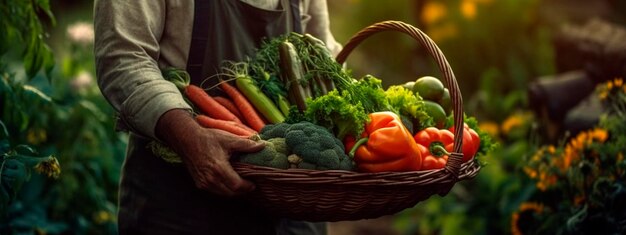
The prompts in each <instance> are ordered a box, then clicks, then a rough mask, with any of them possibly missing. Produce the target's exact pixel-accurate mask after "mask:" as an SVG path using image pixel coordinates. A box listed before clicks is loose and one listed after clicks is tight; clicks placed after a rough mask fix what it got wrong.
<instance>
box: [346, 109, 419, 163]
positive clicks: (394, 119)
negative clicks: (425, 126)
mask: <svg viewBox="0 0 626 235" xmlns="http://www.w3.org/2000/svg"><path fill="white" fill-rule="evenodd" d="M369 116H370V119H371V121H370V122H369V123H368V124H367V125H366V126H365V132H364V133H363V136H362V138H361V139H359V140H355V139H354V138H348V139H347V140H346V141H345V145H346V148H347V149H350V152H349V154H350V156H353V157H354V161H355V162H356V164H357V169H358V170H359V171H362V172H384V171H417V170H420V169H421V167H422V157H421V155H420V149H419V146H418V145H417V143H415V141H414V140H413V135H412V134H411V132H409V130H408V129H406V127H405V126H404V125H403V124H402V121H401V120H400V117H398V115H396V114H395V113H393V112H375V113H370V114H369Z"/></svg>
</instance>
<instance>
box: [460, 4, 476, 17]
mask: <svg viewBox="0 0 626 235" xmlns="http://www.w3.org/2000/svg"><path fill="white" fill-rule="evenodd" d="M461 14H462V15H463V17H465V19H468V20H473V19H474V18H475V17H476V2H475V1H472V0H463V1H462V2H461Z"/></svg>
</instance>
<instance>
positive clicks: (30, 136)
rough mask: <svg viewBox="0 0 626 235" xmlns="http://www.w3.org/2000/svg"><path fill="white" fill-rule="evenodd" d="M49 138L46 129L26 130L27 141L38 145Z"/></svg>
mask: <svg viewBox="0 0 626 235" xmlns="http://www.w3.org/2000/svg"><path fill="white" fill-rule="evenodd" d="M47 139H48V135H47V133H46V130H44V129H41V128H34V129H29V130H28V132H26V141H27V142H28V143H29V144H32V145H38V144H41V143H43V142H45V141H46V140H47Z"/></svg>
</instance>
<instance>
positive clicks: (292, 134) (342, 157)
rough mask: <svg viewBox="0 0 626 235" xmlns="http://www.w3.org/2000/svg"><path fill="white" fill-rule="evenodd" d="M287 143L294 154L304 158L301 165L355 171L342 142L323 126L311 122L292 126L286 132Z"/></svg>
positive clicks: (321, 168)
mask: <svg viewBox="0 0 626 235" xmlns="http://www.w3.org/2000/svg"><path fill="white" fill-rule="evenodd" d="M285 142H286V143H287V146H288V147H289V149H290V150H291V152H292V153H294V154H296V155H298V156H299V157H301V158H302V163H301V164H300V165H303V166H306V165H315V169H317V170H329V169H336V170H352V169H353V164H352V160H351V159H349V157H348V155H346V153H345V148H344V146H343V144H342V143H341V141H339V140H338V139H337V138H336V137H335V136H334V135H333V134H332V133H331V132H330V131H328V129H326V128H324V127H322V126H319V125H315V124H313V123H311V122H299V123H295V124H291V125H290V126H289V127H288V128H287V131H286V132H285ZM348 163H349V164H348ZM306 168H311V166H309V167H306Z"/></svg>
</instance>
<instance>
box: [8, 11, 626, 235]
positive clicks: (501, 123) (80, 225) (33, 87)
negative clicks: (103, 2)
mask: <svg viewBox="0 0 626 235" xmlns="http://www.w3.org/2000/svg"><path fill="white" fill-rule="evenodd" d="M0 3H1V4H0V27H2V28H0V56H1V57H0V77H1V78H2V80H1V83H0V97H1V101H0V121H1V122H0V124H1V125H0V137H1V138H0V150H1V151H0V153H1V154H2V157H1V158H0V160H1V161H2V164H1V165H0V176H1V178H0V188H1V189H2V190H0V212H2V214H0V234H116V209H117V207H116V202H117V183H118V181H119V174H120V167H121V164H122V162H123V158H124V150H125V146H126V137H127V136H126V134H124V133H119V132H115V131H114V129H113V123H114V118H115V113H114V111H113V110H112V109H111V107H110V106H109V104H108V103H107V102H106V101H105V100H104V98H103V97H102V96H101V94H100V92H99V90H98V88H97V85H96V80H95V77H94V76H95V75H94V58H93V27H92V18H91V17H92V11H93V2H92V1H88V0H58V1H54V0H52V1H49V0H33V1H18V0H0ZM329 9H330V13H331V16H330V17H331V28H332V31H333V33H334V35H335V37H336V38H337V40H338V41H339V42H342V43H345V42H347V41H348V39H349V38H350V37H351V36H352V35H353V34H354V33H356V32H357V31H358V30H360V29H362V28H364V27H366V26H368V25H371V24H373V23H376V22H380V21H384V20H400V21H404V22H406V23H409V24H412V25H414V26H416V27H418V28H420V29H421V30H423V31H424V32H425V33H426V34H428V35H429V36H430V37H431V38H432V39H433V40H434V41H435V42H436V43H437V45H438V46H439V47H440V48H441V50H442V51H443V53H444V54H445V55H446V57H447V59H448V61H449V62H450V64H451V67H452V68H453V70H454V71H455V75H456V78H457V80H458V82H459V85H460V87H461V91H462V94H463V100H464V108H465V112H466V113H468V114H470V115H472V116H476V117H477V118H478V120H479V122H480V124H481V128H482V129H483V130H485V131H488V132H489V133H490V134H491V137H492V138H494V139H495V140H496V141H497V142H498V146H497V148H496V149H495V150H493V151H492V152H491V153H490V154H489V155H487V156H484V157H483V158H482V161H483V162H484V163H485V166H484V167H483V169H482V170H481V172H480V173H479V174H478V176H477V177H476V178H475V179H474V180H471V181H468V182H463V183H461V184H457V185H456V186H455V187H454V188H453V190H452V191H451V192H450V194H448V195H447V196H445V197H440V196H433V197H432V198H430V199H428V200H426V201H423V202H421V203H419V204H417V205H416V206H415V207H414V208H410V209H407V210H405V211H403V212H401V213H398V214H396V215H390V216H385V217H383V218H380V219H375V220H365V221H351V222H337V223H331V232H332V233H333V234H525V233H533V234H535V233H548V234H556V233H564V234H577V233H580V234H584V233H586V232H589V231H594V232H595V233H596V234H611V233H624V232H626V215H625V213H626V212H625V211H626V205H625V201H626V188H624V187H625V186H626V183H625V182H624V179H625V177H624V174H625V173H624V171H625V169H626V162H625V161H624V152H625V149H626V134H625V133H626V124H625V123H626V122H624V120H626V119H625V118H624V112H626V98H625V97H626V95H625V94H626V88H625V87H626V86H624V83H623V79H622V78H623V76H624V71H626V69H624V68H625V66H624V65H626V56H621V57H620V56H619V54H620V53H621V54H626V47H619V46H623V43H622V44H619V42H623V41H626V34H620V33H623V32H622V31H620V30H622V27H624V25H626V3H625V2H624V1H620V0H597V1H585V0H526V1H518V0H417V1H416V0H393V1H373V0H370V1H367V0H332V1H329ZM594 19H596V20H598V19H600V20H602V21H603V22H610V23H611V26H612V27H613V28H611V30H613V29H615V30H616V31H610V32H607V31H606V30H605V31H602V30H601V29H603V28H600V27H599V26H597V29H598V32H593V33H589V31H584V30H583V32H582V33H581V35H582V36H581V37H582V38H584V39H585V40H586V41H584V40H583V41H584V42H586V43H583V46H577V45H578V44H571V45H570V44H566V43H565V42H567V40H566V39H569V38H565V39H563V38H562V36H563V35H569V34H567V33H568V32H569V33H571V32H577V31H576V30H579V29H581V28H583V26H585V25H589V22H592V23H593V22H597V21H593V20H594ZM591 26H594V25H593V24H591ZM594 27H595V26H594ZM592 29H595V28H593V27H592ZM592 31H593V30H592ZM585 33H586V34H585ZM596 34H597V35H605V36H607V35H608V36H607V37H600V38H598V36H597V37H596V38H593V35H596ZM577 35H578V34H577ZM588 35H591V36H588ZM584 36H587V37H584ZM620 36H622V38H619V37H620ZM570 38H571V37H570ZM590 38H591V39H590ZM611 38H617V39H615V40H609V39H611ZM592 39H594V40H595V41H594V40H592ZM619 39H622V40H619ZM595 42H601V43H597V44H593V43H595ZM563 45H569V46H565V47H564V46H563ZM589 45H592V46H594V48H593V50H591V52H589V51H586V50H585V48H587V47H589ZM615 45H618V47H617V49H615ZM585 46H587V47H585ZM611 46H613V47H611ZM606 48H609V49H606ZM620 49H624V50H620ZM611 50H613V51H617V53H616V54H611V53H608V52H611ZM593 52H597V53H596V54H593ZM616 55H617V56H616ZM590 64H591V65H596V66H595V67H594V68H596V69H595V70H592V69H590V68H589V67H590V66H589V65H590ZM609 65H611V66H609ZM347 66H348V68H350V69H352V71H353V72H354V74H356V75H363V74H373V75H376V76H377V77H379V78H381V79H382V80H383V85H385V86H388V85H391V84H400V83H404V82H407V81H413V80H415V79H416V78H417V77H420V76H425V75H433V76H439V72H438V71H437V68H436V66H435V64H434V61H433V60H432V58H430V57H429V56H428V55H427V54H426V52H425V51H424V50H423V49H422V48H421V47H420V45H419V43H416V42H415V41H413V40H412V39H411V38H409V37H406V36H405V35H401V34H395V33H384V34H380V35H376V36H374V37H371V38H369V39H368V40H366V41H365V42H364V43H363V44H362V45H361V46H359V47H358V48H357V49H356V50H355V51H354V52H353V53H352V55H351V57H350V58H349V59H348V61H347ZM598 68H599V69H598ZM572 71H574V72H572ZM572 77H574V78H584V79H586V80H585V81H586V82H587V83H584V84H591V85H590V86H586V87H585V88H587V89H583V88H581V87H575V88H576V89H574V90H572V89H569V90H567V89H566V91H567V92H564V93H562V94H561V93H559V92H557V90H558V89H559V87H558V86H555V87H551V90H548V95H544V96H541V97H536V94H535V93H533V92H532V90H531V89H530V88H531V87H533V85H537V84H539V85H543V84H546V83H550V81H563V80H567V79H569V78H572ZM559 79H561V80H559ZM574 80H575V79H574ZM570 88H571V87H570ZM589 88H590V89H589ZM581 93H582V94H581ZM571 97H581V98H580V99H577V100H575V102H574V101H569V100H568V99H569V98H571ZM563 99H565V100H566V101H568V102H569V103H568V102H564V103H557V104H560V105H556V106H549V105H548V104H551V103H552V102H551V101H553V100H559V101H561V100H563ZM594 101H595V102H596V103H597V104H600V105H599V106H600V107H601V109H599V110H600V111H601V112H592V113H591V114H593V115H592V117H591V119H590V120H591V121H590V122H585V123H584V124H585V125H566V124H567V120H570V119H567V118H572V116H573V117H574V118H575V117H579V116H576V115H577V114H576V113H572V114H570V110H575V109H576V108H580V109H582V110H583V111H585V110H586V109H584V108H586V107H583V106H581V105H583V104H586V103H585V102H594ZM594 107H595V106H594ZM553 109H556V110H558V111H555V112H550V111H552V110H553ZM554 113H556V114H554ZM587 114H589V112H587ZM594 118H595V119H594ZM585 120H589V119H585ZM586 125H589V126H586ZM583 127H585V128H583ZM587 127H588V128H587Z"/></svg>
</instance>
